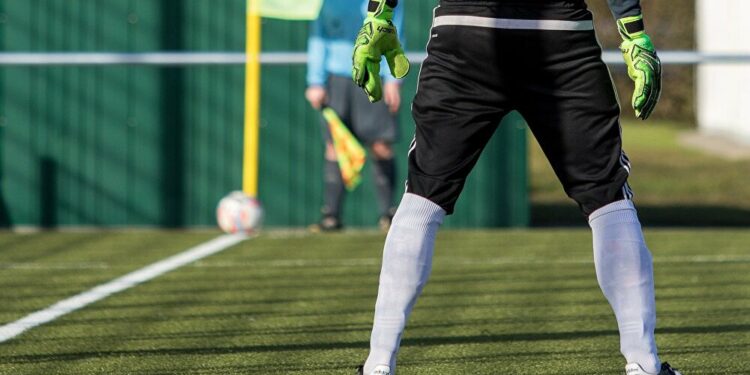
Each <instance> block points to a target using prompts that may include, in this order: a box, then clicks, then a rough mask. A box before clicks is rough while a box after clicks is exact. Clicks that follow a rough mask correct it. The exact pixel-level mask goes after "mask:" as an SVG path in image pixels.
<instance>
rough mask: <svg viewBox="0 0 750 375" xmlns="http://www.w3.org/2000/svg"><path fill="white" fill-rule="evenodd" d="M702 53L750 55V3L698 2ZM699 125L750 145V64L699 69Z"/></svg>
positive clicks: (731, 0)
mask: <svg viewBox="0 0 750 375" xmlns="http://www.w3.org/2000/svg"><path fill="white" fill-rule="evenodd" d="M696 17H697V19H696V22H697V25H696V26H697V33H698V35H697V42H698V49H699V50H700V51H701V52H714V53H744V54H750V21H748V20H750V0H696ZM696 106H697V112H698V126H699V128H700V130H701V131H702V132H705V133H708V134H719V135H725V136H729V137H732V138H734V139H736V140H739V141H742V142H747V143H748V144H750V65H747V64H745V65H720V64H703V65H701V66H700V67H699V68H698V87H697V102H696Z"/></svg>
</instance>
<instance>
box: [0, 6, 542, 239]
mask: <svg viewBox="0 0 750 375" xmlns="http://www.w3.org/2000/svg"><path fill="white" fill-rule="evenodd" d="M431 3H432V2H428V1H411V2H405V5H406V7H407V9H406V10H407V14H408V17H407V19H408V24H407V28H406V31H407V37H408V42H407V43H408V47H409V48H408V49H409V50H420V49H421V48H422V47H421V46H423V45H424V43H425V42H426V37H427V31H428V25H429V23H430V19H431V16H432V10H431V8H432V4H431ZM306 36H307V23H304V22H283V21H273V20H265V21H264V38H263V45H264V51H302V50H304V49H305V45H306ZM0 43H1V44H2V45H1V46H0V47H1V48H2V50H3V51H5V52H29V51H31V52H51V51H54V52H73V51H76V52H154V51H242V50H243V48H244V0H231V1H230V0H219V1H210V2H209V1H205V0H162V1H153V0H127V1H126V0H78V1H69V0H23V1H21V0H0ZM415 71H416V69H415ZM304 75H305V67H304V66H302V65H285V66H276V65H274V66H264V67H263V71H262V76H263V82H262V101H261V103H262V104H261V140H260V143H261V150H260V152H261V155H260V160H261V171H260V188H259V190H260V192H259V195H260V198H261V200H262V201H263V203H264V205H265V208H266V211H267V215H266V223H267V225H269V226H300V225H306V224H309V223H310V222H313V221H315V220H316V219H317V218H318V215H319V205H320V200H321V196H322V172H321V170H322V153H323V147H322V143H321V137H320V128H319V125H318V115H317V113H315V112H314V111H312V110H311V109H310V108H309V106H308V105H307V103H306V102H305V101H304V98H303V91H304V89H305V83H304ZM416 76H417V75H416V74H412V75H411V76H409V78H408V79H407V80H406V81H405V84H404V89H403V94H404V98H405V101H406V103H405V105H404V109H403V110H402V113H401V114H400V119H401V142H400V143H399V144H397V145H396V148H397V153H398V155H399V158H398V166H399V167H400V169H399V171H398V175H399V180H404V179H405V173H406V171H405V165H406V163H405V156H406V150H407V147H408V143H409V141H410V139H411V136H412V134H413V132H414V130H413V121H412V120H411V116H410V114H409V111H408V109H409V102H410V100H411V98H412V96H413V92H414V90H415V85H416ZM243 80H244V69H243V67H242V66H238V65H222V66H191V67H154V66H142V65H140V66H124V65H118V66H96V67H92V66H5V67H1V68H0V225H3V226H16V225H33V226H59V225H64V226H77V225H107V226H120V225H138V226H153V225H156V226H170V227H173V226H202V225H213V222H214V208H215V205H216V203H217V202H218V200H219V199H220V198H221V197H222V196H223V195H224V194H226V193H227V192H228V191H230V190H233V189H237V188H238V187H239V186H240V185H241V154H242V144H241V139H242V118H243V116H242V112H243V108H242V105H243V98H242V95H243ZM505 122H506V124H505V126H502V127H501V130H499V131H498V133H500V134H497V136H496V137H494V139H493V140H492V142H491V143H490V145H489V146H488V148H487V151H486V152H485V154H484V155H483V157H482V160H480V162H479V164H478V165H477V167H476V170H475V172H474V173H473V175H472V176H471V178H470V181H469V183H468V184H467V186H466V190H465V193H464V195H463V196H462V197H461V199H460V200H459V203H458V207H457V210H456V214H455V215H454V216H453V217H451V218H450V219H449V220H448V221H447V224H448V225H453V226H519V225H526V223H527V222H528V203H527V201H528V198H527V189H526V160H525V158H526V156H525V155H526V140H525V127H524V126H523V122H522V121H521V120H520V118H518V117H512V118H510V119H506V121H505ZM365 177H366V178H365V181H364V184H363V186H362V187H361V188H360V189H358V190H357V191H356V192H355V193H353V194H351V195H350V196H349V197H348V199H347V202H346V209H345V221H346V223H347V224H349V225H352V226H370V225H374V224H375V222H376V219H377V218H376V216H377V215H376V214H375V211H376V210H375V204H374V192H373V190H372V187H371V183H370V180H371V178H370V171H369V168H368V169H367V170H366V171H365Z"/></svg>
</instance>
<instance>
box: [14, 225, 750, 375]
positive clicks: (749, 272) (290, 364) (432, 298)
mask: <svg viewBox="0 0 750 375" xmlns="http://www.w3.org/2000/svg"><path fill="white" fill-rule="evenodd" d="M646 234H647V238H648V241H649V245H650V247H651V248H652V251H653V253H654V260H655V270H656V271H655V272H656V287H657V303H658V305H657V308H658V317H659V323H658V329H657V334H658V336H657V340H658V343H659V345H660V349H661V354H662V358H663V359H664V360H667V361H670V362H671V363H672V364H673V365H675V366H676V367H678V368H680V369H681V370H683V371H684V373H685V374H686V375H697V374H700V375H708V374H733V375H734V374H750V314H748V312H749V311H750V253H749V252H748V243H750V231H747V230H692V229H691V230H667V229H658V230H648V231H647V233H646ZM215 235H216V233H213V232H175V231H164V232H162V231H153V232H132V231H130V232H90V233H86V232H83V233H41V234H27V235H19V234H11V233H4V234H0V249H2V250H0V269H2V272H0V298H1V300H2V305H0V323H2V324H5V323H8V322H12V321H15V320H16V319H19V318H21V317H23V316H24V315H26V314H29V313H31V312H34V311H37V310H39V309H42V308H45V307H47V306H49V305H50V304H52V303H54V302H56V301H59V300H61V299H64V298H66V297H69V296H71V295H74V294H76V293H79V292H81V291H84V290H87V289H89V288H91V287H93V286H96V285H98V284H101V283H104V282H107V281H109V280H112V279H114V278H115V277H118V276H121V275H123V274H125V273H127V272H129V271H132V270H135V269H138V268H140V267H143V266H145V265H147V264H150V263H152V262H155V261H157V260H160V259H163V258H165V257H167V256H169V255H172V254H176V253H179V252H181V251H183V250H185V249H187V248H189V247H191V246H193V245H196V244H198V243H201V242H204V241H206V240H208V239H210V238H212V237H214V236H215ZM590 241H591V240H590V234H589V232H588V230H586V229H564V230H563V229H556V230H555V229H553V230H547V229H545V230H539V229H537V230H518V231H505V230H497V231H443V232H441V233H440V234H439V237H438V245H437V250H436V253H437V254H436V259H435V264H434V269H433V273H432V278H431V281H430V283H429V284H428V286H427V288H426V289H425V292H424V294H423V297H422V298H421V299H420V300H419V302H418V304H417V306H416V309H415V311H414V314H413V315H412V318H411V320H410V324H409V327H408V329H407V331H406V334H405V336H404V340H403V346H402V351H401V355H400V358H399V374H403V375H407V374H529V375H531V374H534V375H538V374H550V375H552V374H554V375H585V374H591V375H601V374H621V373H622V372H623V366H624V363H623V359H622V358H621V356H620V355H619V352H618V336H617V330H616V324H615V320H614V317H613V315H612V313H611V311H610V309H609V306H608V304H607V303H606V301H605V300H604V297H603V296H602V294H601V292H600V291H599V288H598V286H597V283H596V279H595V275H594V269H593V263H592V255H591V250H590V249H591V245H590ZM382 244H383V235H382V234H380V233H376V232H349V233H344V234H339V235H308V234H304V233H296V232H273V231H269V232H265V233H263V234H262V235H261V236H259V237H257V238H253V239H250V240H248V241H245V242H243V243H241V244H240V245H237V246H235V247H233V248H230V249H228V250H226V251H224V252H222V253H220V254H217V255H214V256H212V257H209V258H206V259H204V260H202V261H199V262H197V263H194V264H191V265H188V266H186V267H184V268H181V269H178V270H176V271H174V272H171V273H168V274H166V275H163V276H161V277H159V278H157V279H155V280H152V281H150V282H148V283H145V284H142V285H139V286H136V287H135V288H132V289H129V290H127V291H125V292H122V293H120V294H116V295H113V296H111V297H109V298H107V299H105V300H103V301H100V302H97V303H94V304H92V305H90V306H88V307H86V308H83V309H82V310H79V311H76V312H73V313H71V314H69V315H66V316H63V317H61V318H60V319H58V320H56V321H54V322H51V323H49V324H47V325H43V326H40V327H37V328H34V329H32V330H30V331H28V332H26V333H24V334H22V335H21V336H19V337H17V338H15V339H12V340H10V341H8V342H5V343H1V344H0V374H77V375H84V374H305V375H308V374H353V367H354V366H355V365H357V364H358V363H360V361H362V360H363V359H364V357H365V355H366V353H367V346H368V336H369V330H370V322H371V319H372V313H373V311H372V310H373V305H374V298H375V294H376V291H377V277H378V272H379V265H380V255H381V248H382Z"/></svg>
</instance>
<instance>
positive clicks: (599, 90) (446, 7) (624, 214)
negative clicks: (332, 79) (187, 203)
mask: <svg viewBox="0 0 750 375" xmlns="http://www.w3.org/2000/svg"><path fill="white" fill-rule="evenodd" d="M609 4H610V8H611V9H612V12H613V14H614V15H615V18H616V19H617V23H618V27H619V30H620V33H621V34H622V37H623V43H622V46H621V49H622V51H623V55H624V57H625V61H626V63H627V65H628V73H629V75H630V76H631V78H632V79H633V80H634V81H635V91H634V96H633V101H632V106H633V108H634V110H635V113H636V116H637V117H639V118H641V119H644V120H645V119H646V118H648V117H649V115H650V114H651V112H652V111H653V109H654V107H655V105H656V103H657V101H658V99H659V95H660V91H661V65H660V61H659V59H658V57H657V55H656V52H655V50H654V46H653V44H652V43H651V40H650V38H649V37H648V35H646V33H645V31H644V30H645V28H644V24H643V20H642V16H641V8H640V2H639V0H609ZM396 5H397V0H372V1H371V2H370V5H369V11H370V13H369V14H368V17H367V19H366V20H365V23H364V25H363V27H362V29H361V32H360V34H359V37H358V39H357V42H356V47H355V51H354V55H353V56H354V57H353V62H354V64H353V65H354V66H353V71H352V75H353V78H354V81H355V82H356V83H357V84H358V85H360V86H361V87H363V88H364V90H365V92H367V93H368V96H369V97H370V99H371V100H373V101H377V100H379V99H380V88H379V86H380V81H379V78H378V67H379V65H378V64H379V62H380V59H381V56H383V55H384V56H385V57H386V59H387V61H388V63H389V65H390V69H391V72H392V74H394V76H397V77H402V76H404V75H405V74H406V73H407V72H408V61H407V60H406V58H405V56H404V55H403V51H402V49H401V47H400V46H399V43H398V39H397V36H396V32H395V30H394V26H393V23H392V22H391V21H390V20H391V18H392V15H393V8H394V7H396ZM593 28H594V27H593V21H592V15H591V13H590V12H589V11H588V10H587V8H586V4H585V2H584V1H583V0H526V1H523V2H520V1H503V0H497V1H461V0H442V1H441V2H440V5H439V7H438V8H436V10H435V18H434V20H433V27H432V30H431V33H430V34H431V37H430V41H429V44H428V47H427V53H428V56H427V59H426V60H425V61H424V63H423V65H422V69H421V72H420V77H419V86H418V91H417V95H416V98H415V99H414V104H413V107H412V113H413V116H414V120H415V122H416V134H415V139H414V142H413V143H412V146H411V147H410V150H409V174H408V186H407V192H406V194H405V195H404V197H403V199H402V201H401V203H400V205H399V208H398V211H397V213H396V216H395V217H394V220H393V225H392V226H391V229H390V231H389V233H388V237H387V239H386V243H385V249H384V254H383V265H382V270H381V274H380V287H379V290H378V299H377V302H376V307H375V318H374V325H373V331H372V336H371V342H370V354H369V356H368V358H367V361H366V363H365V364H364V367H363V368H360V369H359V372H360V373H364V374H370V375H373V374H377V375H389V374H393V373H394V372H395V368H396V354H397V352H398V349H399V344H400V340H401V334H402V332H403V329H404V327H405V324H406V321H407V319H408V316H409V314H410V313H411V310H412V307H413V306H414V303H415V302H416V299H417V297H418V295H419V294H420V292H421V291H422V288H423V287H424V285H425V283H426V282H427V279H428V276H429V274H430V269H431V265H432V254H433V247H434V241H435V236H436V233H437V230H438V227H439V226H440V224H441V223H442V221H443V218H444V216H445V215H446V214H451V213H452V212H453V208H454V205H455V202H456V200H457V198H458V196H459V194H460V192H461V190H462V188H463V185H464V182H465V180H466V177H467V175H468V174H469V172H470V171H471V169H472V167H473V166H474V164H475V163H476V161H477V159H478V158H479V155H480V153H481V151H482V149H483V148H484V146H485V145H486V144H487V141H488V140H489V138H490V137H491V136H492V134H493V133H494V132H495V129H496V128H497V125H498V124H499V123H500V120H501V119H502V118H503V116H505V115H506V114H507V113H508V112H510V111H512V110H518V111H519V112H521V114H522V115H523V116H524V118H525V119H526V121H527V123H528V125H529V127H530V128H531V130H532V132H533V133H534V135H535V137H536V138H537V140H538V141H539V144H540V145H541V146H542V149H543V150H544V152H545V154H546V156H547V158H548V160H549V161H550V163H551V164H552V167H553V169H554V171H555V173H556V174H557V176H558V178H559V180H560V181H561V182H562V184H563V187H564V189H565V191H566V193H567V194H568V195H569V196H570V197H571V198H573V199H574V200H575V201H576V202H577V203H578V204H579V206H580V208H581V211H582V212H583V213H584V214H585V215H586V216H587V217H588V221H589V224H590V226H591V229H592V232H593V239H594V260H595V266H596V275H597V279H598V281H599V285H600V287H601V289H602V291H603V292H604V295H605V297H606V298H607V300H608V301H609V303H610V305H611V306H612V309H613V310H614V313H615V316H616V318H617V323H618V326H619V331H620V346H621V351H622V353H623V355H624V356H625V359H626V361H627V365H626V371H627V374H628V375H647V374H659V375H675V374H679V373H678V372H676V371H675V370H673V369H672V368H671V367H670V366H669V365H668V364H666V363H662V362H661V361H660V359H659V357H658V355H657V350H656V343H655V340H654V326H655V323H656V313H655V306H654V305H655V302H654V283H653V269H652V268H653V266H652V260H651V254H650V252H649V250H648V248H647V247H646V244H645V241H644V239H643V234H642V231H641V226H640V223H639V221H638V217H637V214H636V211H635V208H634V206H633V203H632V201H631V198H632V192H631V190H630V187H629V186H628V184H627V178H628V175H629V173H630V163H629V161H628V158H627V156H626V155H625V153H624V152H623V151H622V147H621V146H622V140H621V136H620V124H619V114H620V112H619V111H620V109H619V104H618V102H617V98H616V94H615V92H614V90H613V86H612V83H611V77H610V76H609V72H608V70H607V67H606V65H605V64H604V62H602V59H601V48H600V47H599V45H598V43H597V41H596V36H595V34H594V30H593Z"/></svg>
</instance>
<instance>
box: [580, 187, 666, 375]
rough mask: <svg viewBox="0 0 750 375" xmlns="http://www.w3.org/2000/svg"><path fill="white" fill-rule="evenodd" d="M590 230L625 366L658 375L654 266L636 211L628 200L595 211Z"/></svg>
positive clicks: (600, 276)
mask: <svg viewBox="0 0 750 375" xmlns="http://www.w3.org/2000/svg"><path fill="white" fill-rule="evenodd" d="M589 224H590V225H591V229H592V232H593V237H594V263H595V266H596V276H597V279H598V280H599V286H600V287H601V289H602V292H604V296H605V297H606V298H607V300H608V301H609V303H610V305H611V306H612V309H613V310H614V313H615V317H616V318H617V324H618V327H619V330H620V350H621V351H622V354H623V355H624V356H625V358H626V360H627V362H629V363H638V364H640V365H641V367H643V369H644V370H646V371H648V372H652V373H658V372H659V366H660V362H659V357H658V355H657V352H656V342H655V340H654V327H655V324H656V308H655V302H654V278H653V264H652V260H651V253H650V252H649V250H648V248H647V247H646V242H645V240H644V238H643V232H642V230H641V224H640V222H639V220H638V215H637V213H636V210H635V207H634V206H633V203H632V202H631V201H630V200H621V201H617V202H614V203H611V204H609V205H607V206H604V207H602V208H600V209H598V210H596V211H594V213H592V214H591V216H589Z"/></svg>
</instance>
